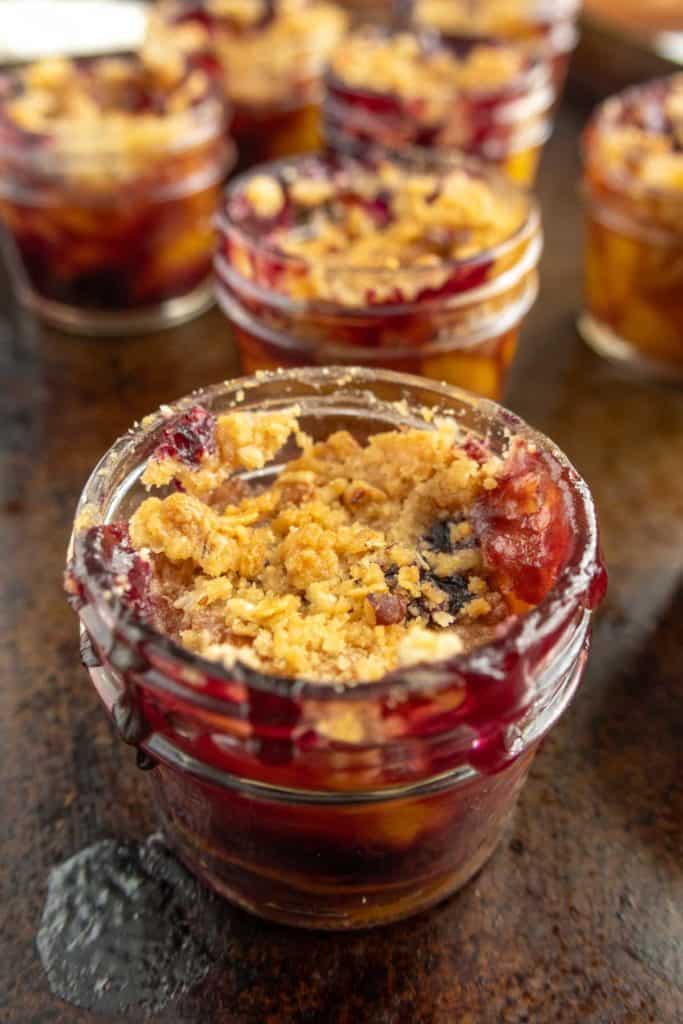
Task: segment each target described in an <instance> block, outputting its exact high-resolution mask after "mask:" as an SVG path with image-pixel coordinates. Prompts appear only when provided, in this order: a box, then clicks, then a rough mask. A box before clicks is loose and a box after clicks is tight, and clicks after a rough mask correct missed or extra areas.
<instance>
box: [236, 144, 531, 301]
mask: <svg viewBox="0 0 683 1024" xmlns="http://www.w3.org/2000/svg"><path fill="white" fill-rule="evenodd" d="M227 212H228V217H229V219H230V221H231V223H233V224H235V225H236V226H237V227H238V228H240V229H242V231H243V233H244V234H243V237H245V238H247V239H248V240H251V239H252V238H253V239H254V241H255V242H256V243H257V244H258V246H259V249H260V250H261V252H260V253H259V256H258V261H260V262H257V259H256V258H255V259H254V261H253V262H252V261H251V257H250V253H249V250H248V249H245V251H244V253H242V254H240V252H239V250H238V247H237V245H238V244H237V243H235V245H234V246H233V249H232V251H231V259H232V260H233V262H238V263H239V269H240V273H243V274H245V276H248V277H253V276H256V274H257V273H258V272H259V271H260V270H261V269H262V261H263V252H264V250H266V251H267V252H268V254H269V255H270V257H271V259H272V263H273V266H274V273H273V276H272V283H271V287H275V288H277V289H278V290H281V291H285V292H286V293H288V294H290V295H291V296H293V297H294V298H296V299H311V298H317V299H323V300H330V301H334V302H338V303H342V304H344V305H351V306H358V305H361V306H362V305H364V304H377V303H383V302H392V301H394V302H397V301H399V302H400V301H408V300H410V299H413V298H415V297H417V296H418V295H424V294H427V293H431V294H436V293H437V292H438V291H439V289H442V288H444V287H446V286H453V281H454V279H453V274H454V271H453V266H452V265H453V264H454V263H455V262H456V261H463V260H467V259H470V258H473V257H478V256H481V255H482V254H486V253H487V252H488V251H489V250H491V249H492V248H493V247H495V246H496V245H498V244H499V243H501V242H503V241H505V240H507V239H509V238H511V237H512V236H513V235H514V234H515V232H516V231H518V230H519V229H520V228H521V227H522V225H523V224H524V222H525V220H526V218H527V216H528V213H529V205H528V199H527V198H526V197H525V196H524V195H523V194H522V193H520V192H518V191H517V190H514V189H512V188H506V187H501V185H499V184H497V183H494V182H492V181H490V180H489V179H487V178H484V177H478V176H477V175H476V174H475V173H473V172H470V171H469V170H468V169H466V168H465V167H464V166H463V167H461V166H454V167H453V168H452V169H448V165H446V168H445V169H444V170H442V171H440V172H439V173H437V172H434V171H429V170H421V169H412V168H411V167H409V166H408V165H405V166H403V165H402V164H400V163H392V162H390V161H380V162H378V163H376V164H374V165H373V166H372V167H371V168H370V167H369V166H367V165H363V164H361V163H357V162H354V161H350V160H349V161H341V162H336V163H335V162H326V161H325V160H324V159H323V158H307V159H302V160H300V161H298V162H297V163H296V164H295V163H293V162H292V163H289V164H283V165H281V167H280V168H279V169H278V170H277V171H276V170H273V171H271V172H269V173H265V172H261V173H259V174H257V175H255V176H253V177H251V178H248V179H247V180H246V182H243V183H242V184H241V185H239V186H238V187H237V188H236V189H234V190H233V192H232V193H231V195H230V196H229V199H228V208H227ZM279 257H287V259H284V260H283V259H279Z"/></svg>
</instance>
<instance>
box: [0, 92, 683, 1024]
mask: <svg viewBox="0 0 683 1024" xmlns="http://www.w3.org/2000/svg"><path fill="white" fill-rule="evenodd" d="M581 120H582V115H581V114H580V113H579V112H578V110H577V109H575V108H572V107H570V106H568V107H567V108H566V109H565V110H563V111H562V115H561V117H560V120H559V124H558V127H557V130H556V133H555V137H554V139H553V141H552V142H551V144H550V145H549V147H548V151H547V153H546V156H545V160H544V165H543V169H542V175H541V182H540V192H541V198H542V205H543V213H544V216H545V223H546V232H547V244H546V252H545V257H544V262H543V271H542V289H541V295H540V298H539V300H538V303H537V305H536V307H535V309H534V311H533V314H532V315H531V317H530V319H529V322H528V324H527V326H526V329H525V332H524V344H523V349H522V352H521V355H520V357H519V361H518V364H517V366H516V368H515V373H514V378H513V381H512V384H511V387H510V390H509V394H508V399H507V402H508V404H509V405H510V406H511V407H512V408H513V409H514V410H515V411H517V412H518V413H520V414H521V415H522V416H524V417H525V418H527V419H528V420H530V421H531V423H533V424H534V425H535V426H537V427H539V428H540V429H541V430H543V431H545V432H546V433H548V434H550V436H551V437H553V438H554V439H555V440H556V441H557V442H558V443H559V444H560V446H561V447H562V448H564V450H565V451H566V452H568V454H569V455H570V457H571V458H572V459H573V460H574V461H575V463H576V464H577V466H578V468H579V470H580V471H581V472H582V473H583V474H584V475H585V476H586V477H587V479H588V481H589V483H590V484H591V486H592V487H593V489H594V492H595V494H596V496H597V500H598V504H599V509H600V513H601V520H602V531H603V541H604V549H605V554H606V558H607V563H608V567H609V570H610V575H611V587H610V593H609V596H608V599H607V601H606V603H605V605H604V607H603V609H602V610H601V612H600V613H599V616H598V619H597V622H596V629H595V639H594V646H593V652H592V656H591V659H590V664H589V668H588V671H587V673H586V677H585V681H584V684H583V687H582V689H581V690H580V692H579V695H578V697H577V699H576V702H575V704H574V705H573V706H572V708H571V709H570V710H569V712H568V713H567V714H566V716H565V718H564V719H563V721H562V722H561V723H560V725H559V726H558V728H557V729H556V730H555V731H554V733H553V734H552V736H551V737H550V738H549V739H548V740H547V742H546V743H545V746H544V748H543V750H542V751H541V753H540V755H539V756H538V758H537V760H536V762H535V765H534V767H533V769H532V772H531V776H530V779H529V782H528V784H527V786H526V789H525V790H524V792H523V794H522V798H521V800H520V803H519V807H518V810H517V812H516V814H515V817H514V819H513V822H512V825H511V828H510V830H509V833H508V835H507V838H506V840H505V842H504V843H503V845H502V846H501V848H500V849H499V850H498V852H497V853H496V854H495V856H494V857H493V859H492V860H491V862H490V863H489V864H488V866H487V867H486V868H485V869H484V871H483V872H482V873H481V874H480V875H479V876H478V877H477V878H476V879H475V880H474V881H473V882H472V883H471V884H470V885H469V886H468V887H467V888H466V889H465V890H464V891H463V892H462V893H461V894H460V895H458V896H456V897H455V898H453V899H450V900H449V901H448V902H446V903H445V904H443V905H442V906H439V907H437V908H436V909H435V910H433V911H431V912H430V913H427V914H423V915H422V916H420V917H418V918H415V919H414V920H412V921H408V922H404V923H401V924H397V925H394V926H391V927H389V928H386V929H384V930H378V931H374V932H366V933H358V934H347V935H331V934H325V935H320V934H306V933H303V932H297V931H291V930H288V929H286V928H283V927H277V926H274V925H271V924H267V923H265V922H261V921H258V920H255V919H251V918H250V917H248V916H247V915H246V914H243V913H241V912H239V911H237V910H233V909H231V908H230V907H228V906H227V905H220V906H218V907H216V906H215V905H214V904H213V903H212V904H208V903H207V908H208V909H207V913H208V912H209V910H210V913H211V915H212V923H211V927H212V929H213V930H214V932H215V935H214V940H213V942H212V947H211V948H212V953H211V966H210V968H209V970H208V973H207V974H206V976H205V977H204V979H203V980H202V981H200V982H199V983H198V984H197V985H195V986H194V987H192V988H191V989H190V990H189V991H188V992H187V993H185V994H184V995H181V996H180V997H178V998H176V999H174V1000H172V1001H170V1002H169V1003H167V1005H166V1006H165V1008H163V1009H161V1010H159V1011H158V1012H156V1013H151V1012H148V1011H147V1009H145V1008H144V1007H143V1006H140V1005H137V1006H136V1005H135V1004H134V1003H133V1005H129V1006H128V1008H127V1009H125V1010H124V1011H122V1012H121V1013H120V1014H117V1015H114V1016H109V1018H108V1019H111V1020H116V1021H119V1020H120V1021H135V1022H136V1024H137V1022H142V1021H148V1022H154V1024H158V1022H168V1024H176V1022H178V1024H179V1022H181V1021H182V1022H202V1024H204V1022H220V1024H304V1022H306V1024H318V1022H320V1024H347V1022H352V1024H362V1022H369V1024H404V1022H405V1024H507V1022H512V1024H521V1022H531V1024H546V1022H547V1024H575V1022H582V1024H583V1022H585V1024H647V1022H657V1024H674V1022H676V1021H679V1022H680V1021H683V759H682V757H681V750H682V749H683V628H682V623H683V473H682V472H681V465H682V462H683V394H682V393H681V392H680V391H679V392H676V391H675V390H673V389H666V388H664V387H661V386H655V385H651V384H648V383H645V382H639V381H637V380H633V379H628V378H625V377H623V376H620V375H618V374H617V373H616V372H615V371H613V370H611V369H610V368H609V367H608V366H606V365H605V364H604V363H601V362H600V361H599V360H598V359H597V358H596V357H594V356H593V355H592V354H591V353H590V352H589V351H588V350H587V349H586V348H585V347H584V346H583V345H582V344H581V343H580V342H579V340H578V338H577V337H576V334H575V330H574V326H573V317H574V313H575V310H576V308H577V303H578V301H579V265H580V255H579V245H580V216H579V202H578V198H577V172H578V157H577V149H576V142H577V131H578V128H579V126H580V123H581ZM2 287H3V288H4V294H0V300H2V301H1V302H0V384H1V388H0V391H1V394H0V420H1V422H2V426H1V432H0V678H1V683H2V685H1V688H0V708H1V711H0V806H1V807H2V818H1V821H0V882H1V895H0V941H1V942H2V952H1V955H0V1021H3V1022H4V1021H8V1022H12V1024H14V1022H16V1024H43V1022H45V1024H47V1022H53V1024H62V1022H67V1021H68V1022H72V1021H73V1022H81V1021H90V1020H94V1019H96V1015H95V1014H94V1013H93V1012H92V1011H90V1010H85V1009H78V1008H75V1007H74V1006H71V1005H69V1004H68V1003H66V1002H63V1001H61V1000H60V999H59V998H57V997H56V996H55V995H53V994H52V993H51V991H50V987H49V985H48V980H47V977H46V975H45V973H44V970H43V967H42V965H41V961H40V959H39V956H38V954H37V951H36V946H35V937H36V932H37V930H38V927H39V924H40V919H41V912H42V908H43V903H44V900H45V894H46V889H47V879H48V874H49V871H50V869H51V867H53V866H54V865H55V864H58V863H59V862H61V861H63V860H64V859H65V858H67V857H69V856H70V855H71V854H73V853H75V852H77V851H79V850H80V849H82V848H83V847H85V846H86V845H88V844H90V843H93V842H94V841H96V840H99V839H103V838H106V837H117V838H129V839H142V838H143V837H145V836H147V835H149V834H150V832H152V831H153V829H154V820H153V815H152V812H151V807H150V803H149V800H148V793H147V783H148V780H147V778H146V777H145V775H144V774H143V773H142V772H140V771H138V770H137V769H136V767H135V763H134V755H133V752H132V751H131V750H130V749H129V748H127V747H124V746H123V745H122V744H121V743H120V742H118V741H117V740H116V739H115V738H114V736H113V734H112V730H111V728H110V726H109V724H108V722H107V720H106V718H105V715H104V713H103V711H102V709H101V707H100V705H99V702H98V698H97V696H96V694H95V692H94V690H93V688H92V686H91V684H90V682H89V680H88V677H87V675H86V673H85V671H84V669H83V668H82V667H81V666H80V664H79V659H78V646H77V635H76V619H75V617H74V615H73V613H72V612H71V611H70V609H69V608H68V607H67V604H66V602H65V600H64V597H63V594H62V590H61V571H62V566H63V560H64V550H65V546H66V542H67V537H68V533H69V529H70V525H71V519H72V514H73V509H74V504H75V502H76V498H77V495H78V493H79V491H80V489H81V486H82V484H83V482H84V480H85V478H86V475H87V474H88V472H89V470H90V469H91V467H92V466H93V464H94V462H95V461H96V459H97V458H98V457H99V455H100V454H102V452H104V450H105V449H106V448H107V447H108V446H109V444H110V443H111V441H112V440H113V439H114V438H115V437H116V436H117V435H118V434H120V433H121V432H122V431H124V430H125V429H126V428H127V427H128V426H129V425H130V424H131V423H132V421H133V420H135V419H137V418H139V417H141V416H142V415H143V414H145V413H146V412H148V411H149V410H151V409H153V408H155V407H156V406H158V405H159V404H160V403H161V402H164V401H167V400H169V399H172V398H175V397H176V396H178V395H180V394H182V393H184V392H187V391H190V390H191V389H192V388H194V387H196V386H198V385H202V384H207V383H210V382H213V381H216V380H219V379H222V378H225V377H229V376H231V375H234V374H236V373H237V372H238V363H237V359H236V355H235V351H234V349H233V346H232V344H231V341H230V335H229V331H228V329H227V327H226V325H225V322H224V321H223V320H222V317H221V315H220V314H219V313H218V312H217V311H216V310H213V311H212V312H210V313H208V314H207V315H205V316H204V317H203V318H202V319H200V320H198V321H196V322H195V323H193V324H190V325H188V326H185V327H182V328H179V329H176V330H173V331H168V332H165V333H159V334H157V335H154V336H146V337H141V338H136V339H133V340H125V341H123V340H106V341H105V340H91V341H89V340H84V339H78V338H71V337H68V336H66V335H59V334H57V333H53V332H50V331H47V330H41V329H40V328H38V327H36V326H35V325H34V324H32V323H31V322H29V321H28V320H27V319H25V318H23V317H22V316H21V315H20V314H19V313H18V312H17V311H16V310H15V308H14V305H13V302H12V299H11V293H10V290H9V287H8V285H7V284H6V283H5V284H4V285H3V286H2ZM0 292H2V289H0ZM682 301H683V299H682Z"/></svg>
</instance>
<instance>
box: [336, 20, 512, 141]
mask: <svg viewBox="0 0 683 1024" xmlns="http://www.w3.org/2000/svg"><path fill="white" fill-rule="evenodd" d="M526 64H527V57H526V55H525V54H524V52H523V51H522V50H520V49H519V48H517V47H513V46H487V45H483V44H482V45H479V46H474V47H473V48H472V49H471V50H470V51H469V52H468V53H467V54H466V55H464V56H463V57H458V56H456V55H455V54H453V53H451V51H450V50H447V49H445V48H442V47H435V46H434V45H433V44H431V45H430V44H426V43H425V42H424V41H423V40H421V39H420V37H419V36H418V35H415V34H413V33H408V32H401V33H397V34H396V35H386V34H383V33H380V32H373V31H372V30H370V31H368V30H366V31H360V32H356V33H354V34H352V35H350V36H348V37H347V38H346V39H345V40H344V41H343V42H342V43H341V45H340V46H339V47H338V49H337V50H336V52H335V54H334V58H333V61H332V70H333V71H334V73H335V74H336V75H337V76H338V77H339V78H340V79H341V80H342V81H343V82H344V84H345V85H349V86H352V87H354V88H357V89H368V90H371V91H373V92H378V93H387V94H390V95H391V96H394V97H398V98H399V99H401V100H402V101H404V102H405V103H408V104H410V109H411V112H412V113H413V115H414V116H415V117H416V118H417V119H418V120H420V121H421V122H423V123H425V124H434V123H438V122H441V121H444V120H446V119H448V118H450V117H451V116H452V114H453V105H454V104H455V103H456V102H457V98H458V96H459V94H461V93H473V92H474V93H476V92H489V91H492V90H498V89H501V88H505V87H507V86H510V85H512V84H513V83H514V82H515V81H517V80H518V79H519V76H520V74H521V73H522V71H523V70H524V68H525V66H526Z"/></svg>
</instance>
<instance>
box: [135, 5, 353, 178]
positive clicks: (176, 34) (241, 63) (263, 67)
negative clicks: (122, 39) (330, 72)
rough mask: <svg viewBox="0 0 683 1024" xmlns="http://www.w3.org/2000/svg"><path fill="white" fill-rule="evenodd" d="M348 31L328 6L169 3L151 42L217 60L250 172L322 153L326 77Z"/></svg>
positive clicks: (154, 20)
mask: <svg viewBox="0 0 683 1024" xmlns="http://www.w3.org/2000/svg"><path fill="white" fill-rule="evenodd" d="M346 25H347V15H346V14H345V12H344V11H343V10H342V9H341V8H340V7H338V6H337V5H336V4H334V3H328V2H326V0H198V2H190V3H186V2H178V0H162V2H161V3H160V4H158V5H157V6H156V8H153V10H152V15H151V18H150V23H149V34H148V36H149V39H150V40H151V42H152V44H155V43H156V42H157V41H158V40H159V39H163V38H167V37H168V38H170V39H171V40H172V41H173V42H174V44H175V45H180V46H181V47H182V48H184V49H186V50H188V51H190V52H195V53H203V54H204V59H205V61H209V62H212V64H213V67H214V70H215V71H216V73H217V74H218V76H219V78H220V80H221V81H222V83H223V85H224V88H225V90H226V92H227V95H228V96H229V98H230V102H231V105H232V108H233V123H232V132H233V135H234V137H235V138H236V140H237V142H238V145H239V148H240V158H241V162H242V164H243V165H244V166H246V165H248V164H250V163H255V162H260V161H261V160H265V159H269V158H273V157H277V156H284V155H286V154H287V153H295V152H305V151H307V150H309V149H314V148H316V147H317V145H318V140H319V128H318V121H319V105H320V78H321V74H322V71H323V69H324V67H325V64H326V61H327V58H328V56H329V54H330V53H331V52H332V50H333V49H334V47H335V46H336V44H337V42H338V41H339V39H340V38H341V36H342V34H343V32H344V30H345V28H346Z"/></svg>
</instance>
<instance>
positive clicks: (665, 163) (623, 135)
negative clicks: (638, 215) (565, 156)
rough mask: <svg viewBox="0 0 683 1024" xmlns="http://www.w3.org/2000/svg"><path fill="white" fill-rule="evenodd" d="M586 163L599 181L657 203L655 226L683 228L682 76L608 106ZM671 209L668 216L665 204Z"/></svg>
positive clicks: (592, 133)
mask: <svg viewBox="0 0 683 1024" xmlns="http://www.w3.org/2000/svg"><path fill="white" fill-rule="evenodd" d="M586 162H587V166H588V168H589V172H590V174H591V175H593V176H594V177H595V178H596V179H597V180H599V181H603V182H605V183H606V184H608V185H609V184H614V185H616V186H620V187H623V188H626V189H628V190H629V191H630V192H632V193H633V195H634V197H636V198H638V197H641V198H642V199H643V200H646V199H647V198H648V196H649V197H651V198H652V200H653V204H656V203H657V195H658V194H659V195H660V197H661V201H660V202H659V205H658V206H657V207H656V208H655V205H653V209H652V211H651V212H652V216H653V219H654V220H662V221H663V222H664V223H666V222H667V221H671V218H673V226H676V225H677V226H678V228H679V230H680V229H682V228H683V214H682V213H681V209H680V207H679V208H678V209H676V210H673V209H671V200H675V201H676V203H680V201H681V200H682V199H683V74H676V75H672V76H670V77H669V78H668V79H661V80H658V81H655V82H652V83H649V84H647V85H645V86H635V87H634V88H633V89H630V90H627V91H626V92H624V93H620V94H618V95H616V96H613V97H611V98H610V99H608V100H606V101H605V102H604V103H603V104H602V105H601V107H600V108H599V109H598V112H597V114H596V115H595V117H594V118H593V120H592V122H591V124H590V126H589V130H588V136H587V148H586ZM667 199H669V202H670V205H669V208H668V210H667V208H666V201H667Z"/></svg>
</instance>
